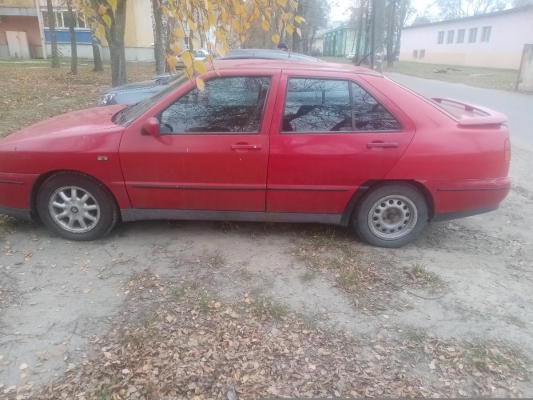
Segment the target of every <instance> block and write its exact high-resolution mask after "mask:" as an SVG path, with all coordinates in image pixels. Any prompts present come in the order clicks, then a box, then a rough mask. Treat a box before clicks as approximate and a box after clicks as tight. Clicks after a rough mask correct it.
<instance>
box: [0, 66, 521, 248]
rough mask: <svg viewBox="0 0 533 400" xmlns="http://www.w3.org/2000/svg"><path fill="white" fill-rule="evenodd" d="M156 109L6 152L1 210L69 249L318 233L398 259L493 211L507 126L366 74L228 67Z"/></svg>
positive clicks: (72, 121) (162, 95)
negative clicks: (107, 239) (204, 231)
mask: <svg viewBox="0 0 533 400" xmlns="http://www.w3.org/2000/svg"><path fill="white" fill-rule="evenodd" d="M218 67H219V70H218V71H217V72H215V71H214V70H208V72H207V74H205V75H203V76H202V79H203V80H204V81H205V89H204V90H198V89H197V87H196V84H195V81H194V80H189V79H188V78H186V77H185V76H184V75H180V76H179V77H178V78H177V79H175V80H174V81H173V82H172V83H171V84H169V85H168V86H167V87H165V89H163V90H162V91H160V92H159V93H157V94H156V95H155V96H153V97H151V98H149V99H147V100H144V101H143V102H141V103H139V104H136V105H131V106H128V107H125V106H123V105H116V106H110V107H101V108H94V109H89V110H83V111H77V112H73V113H69V114H65V115H61V116H57V117H55V118H52V119H50V120H47V121H44V122H41V123H39V124H37V125H33V126H30V127H28V128H25V129H23V130H21V131H19V132H17V133H14V134H12V135H10V136H8V137H7V138H5V139H3V140H1V141H0V213H4V214H8V215H11V216H14V217H18V218H23V219H27V220H32V219H40V220H41V221H42V222H43V223H44V224H45V225H46V226H47V227H48V228H49V229H50V230H52V231H53V232H55V233H56V234H58V235H60V236H61V237H64V238H66V239H69V240H94V239H98V238H101V237H102V236H104V235H105V234H106V233H108V232H109V231H110V230H111V229H112V228H113V226H114V225H115V224H116V223H117V222H118V221H123V222H126V221H138V220H147V219H165V220H168V219H178V220H179V219H181V220H234V221H269V222H276V221H277V222H308V223H324V224H333V225H341V226H345V227H351V228H353V230H355V231H356V232H357V233H358V234H359V236H360V237H361V238H363V239H364V240H365V241H366V242H368V243H370V244H372V245H376V246H383V247H400V246H403V245H405V244H407V243H409V242H411V241H412V240H413V239H415V238H416V237H417V236H418V235H419V234H420V233H421V232H422V231H423V230H424V228H425V227H426V225H427V223H428V222H430V221H443V220H449V219H454V218H460V217H466V216H470V215H475V214H480V213H484V212H488V211H492V210H495V209H497V208H498V206H499V204H500V203H501V202H502V201H503V200H504V198H505V197H506V196H507V194H508V192H509V189H510V181H509V178H508V177H507V175H508V171H509V164H510V156H511V153H510V152H511V149H510V142H509V132H508V129H507V127H506V126H505V125H504V122H505V121H506V117H505V116H504V115H502V114H500V113H498V112H496V111H493V110H489V109H487V108H484V107H481V106H475V105H471V104H467V103H464V102H461V101H458V100H449V99H444V98H437V99H426V98H424V97H422V96H419V95H417V94H415V93H413V92H411V91H410V90H408V89H406V88H404V87H403V86H400V85H398V84H397V83H395V82H393V81H391V80H389V79H387V78H385V77H384V76H382V75H380V74H378V73H376V72H374V71H372V70H369V69H365V68H360V67H355V66H351V65H338V64H330V63H315V62H288V61H268V60H257V61H250V60H246V61H242V60H227V61H220V62H219V63H218Z"/></svg>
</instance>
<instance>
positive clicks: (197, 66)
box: [193, 61, 207, 74]
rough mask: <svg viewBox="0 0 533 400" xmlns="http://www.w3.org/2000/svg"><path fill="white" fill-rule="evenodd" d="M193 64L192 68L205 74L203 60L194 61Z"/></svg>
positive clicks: (205, 68)
mask: <svg viewBox="0 0 533 400" xmlns="http://www.w3.org/2000/svg"><path fill="white" fill-rule="evenodd" d="M193 65H194V69H195V70H196V71H198V72H199V73H201V74H207V67H206V66H205V62H203V61H195V62H194V64H193Z"/></svg>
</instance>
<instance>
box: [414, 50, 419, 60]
mask: <svg viewBox="0 0 533 400" xmlns="http://www.w3.org/2000/svg"><path fill="white" fill-rule="evenodd" d="M413 58H418V50H413Z"/></svg>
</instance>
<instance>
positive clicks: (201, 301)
mask: <svg viewBox="0 0 533 400" xmlns="http://www.w3.org/2000/svg"><path fill="white" fill-rule="evenodd" d="M214 301H215V296H213V295H212V294H211V293H209V292H207V291H204V292H202V293H200V296H199V297H198V298H197V299H196V304H197V305H198V308H199V309H200V311H201V312H203V313H207V312H209V310H210V309H211V307H212V305H213V303H214Z"/></svg>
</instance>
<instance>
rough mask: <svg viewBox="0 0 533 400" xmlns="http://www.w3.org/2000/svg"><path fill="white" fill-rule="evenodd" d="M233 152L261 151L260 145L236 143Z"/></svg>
mask: <svg viewBox="0 0 533 400" xmlns="http://www.w3.org/2000/svg"><path fill="white" fill-rule="evenodd" d="M231 150H261V145H260V144H248V143H235V144H232V145H231Z"/></svg>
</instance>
